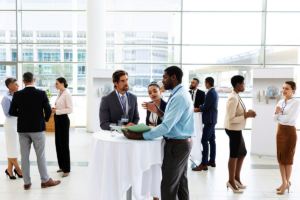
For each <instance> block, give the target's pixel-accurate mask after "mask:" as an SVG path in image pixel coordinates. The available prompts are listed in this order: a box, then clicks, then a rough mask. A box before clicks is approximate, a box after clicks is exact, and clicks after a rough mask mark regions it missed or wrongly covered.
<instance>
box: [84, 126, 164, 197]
mask: <svg viewBox="0 0 300 200" xmlns="http://www.w3.org/2000/svg"><path fill="white" fill-rule="evenodd" d="M162 141H163V140H162V138H157V139H154V140H148V141H146V140H128V139H127V138H126V137H125V136H124V135H122V134H117V136H115V137H111V135H110V131H100V132H97V133H94V135H93V139H92V146H91V151H90V158H89V166H88V175H87V191H86V199H88V200H93V199H95V200H96V199H97V200H120V199H122V196H123V195H124V194H125V192H126V191H127V190H129V189H130V188H131V187H132V191H133V196H134V197H135V199H136V200H143V199H147V198H149V193H150V194H151V196H153V197H159V198H160V183H161V178H162V176H161V165H162V158H163V148H162V145H163V142H162ZM129 191H130V190H129ZM127 199H131V195H129V196H128V197H127Z"/></svg>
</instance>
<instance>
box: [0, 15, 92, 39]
mask: <svg viewBox="0 0 300 200" xmlns="http://www.w3.org/2000/svg"><path fill="white" fill-rule="evenodd" d="M0 20H1V19H0ZM73 21H75V22H76V23H73ZM8 30H9V29H8ZM70 31H71V32H73V33H74V32H75V33H77V31H81V32H82V31H83V32H85V31H86V14H85V13H71V12H44V13H42V12H23V13H22V33H23V32H24V33H30V34H31V33H32V35H33V38H32V40H33V42H34V43H63V42H66V43H77V40H78V36H77V35H76V34H75V35H73V33H70ZM25 36H26V34H25ZM79 36H80V35H79ZM23 38H24V34H22V42H23V43H27V42H30V40H26V39H24V41H23Z"/></svg>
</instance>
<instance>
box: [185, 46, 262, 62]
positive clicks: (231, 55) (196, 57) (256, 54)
mask: <svg viewBox="0 0 300 200" xmlns="http://www.w3.org/2000/svg"><path fill="white" fill-rule="evenodd" d="M260 55H261V48H260V46H184V47H182V62H183V63H203V64H208V63H209V64H259V63H260V62H261V60H260Z"/></svg>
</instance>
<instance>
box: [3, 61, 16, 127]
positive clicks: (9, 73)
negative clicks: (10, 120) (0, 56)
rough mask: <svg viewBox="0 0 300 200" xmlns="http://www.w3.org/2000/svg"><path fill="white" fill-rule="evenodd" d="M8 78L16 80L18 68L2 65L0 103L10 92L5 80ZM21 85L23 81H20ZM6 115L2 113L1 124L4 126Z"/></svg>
mask: <svg viewBox="0 0 300 200" xmlns="http://www.w3.org/2000/svg"><path fill="white" fill-rule="evenodd" d="M7 78H16V66H13V65H1V64H0V87H1V90H0V102H1V101H2V99H3V96H4V95H6V93H7V92H8V89H7V87H6V85H5V80H6V79H7ZM18 83H19V84H21V81H18ZM4 120H5V115H4V113H3V111H2V108H1V111H0V124H4Z"/></svg>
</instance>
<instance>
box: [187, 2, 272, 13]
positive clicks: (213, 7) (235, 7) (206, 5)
mask: <svg viewBox="0 0 300 200" xmlns="http://www.w3.org/2000/svg"><path fill="white" fill-rule="evenodd" d="M268 2H269V1H268ZM183 10H187V11H261V10H262V0H209V1H207V0H184V1H183Z"/></svg>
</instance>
